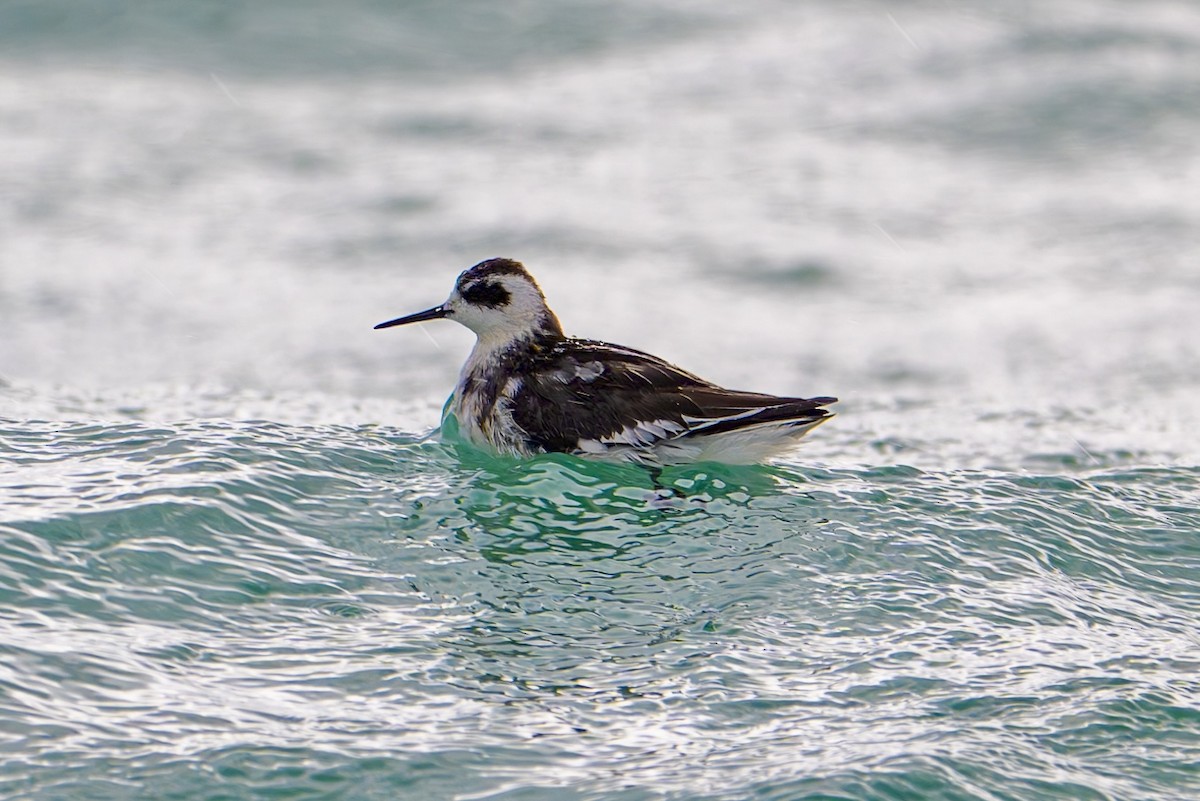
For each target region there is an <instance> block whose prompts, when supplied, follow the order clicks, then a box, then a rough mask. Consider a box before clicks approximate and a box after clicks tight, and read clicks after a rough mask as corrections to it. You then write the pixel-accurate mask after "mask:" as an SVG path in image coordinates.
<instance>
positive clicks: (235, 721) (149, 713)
mask: <svg viewBox="0 0 1200 801" xmlns="http://www.w3.org/2000/svg"><path fill="white" fill-rule="evenodd" d="M0 442H3V445H4V453H3V465H4V466H3V468H2V469H0V483H2V484H3V486H4V487H5V492H6V493H7V496H8V497H10V498H12V499H13V502H11V503H6V504H5V505H4V507H3V524H2V525H0V596H2V597H3V599H4V601H5V603H4V605H3V610H2V611H0V651H2V652H3V659H2V660H0V707H2V708H3V714H4V716H5V718H6V719H7V720H9V721H11V725H10V726H8V728H7V729H6V731H7V734H6V735H5V738H6V742H7V746H6V747H7V748H9V749H10V750H15V751H16V752H17V753H20V754H22V755H23V758H24V759H25V760H27V762H28V765H29V766H28V768H27V769H26V770H25V771H24V773H23V774H22V775H24V777H25V778H24V779H23V780H15V782H16V783H13V782H11V781H10V782H9V785H7V786H9V787H11V788H13V789H14V790H16V789H19V788H20V787H26V788H29V787H41V788H42V789H41V791H40V792H41V793H42V794H43V795H44V796H47V797H49V795H53V794H54V793H67V792H74V791H75V790H74V789H72V788H75V789H78V787H79V786H82V784H79V783H85V782H86V781H87V780H88V777H95V776H97V775H106V774H107V773H108V772H109V769H110V768H112V766H114V765H117V764H120V765H122V767H121V770H120V771H119V773H120V775H121V776H122V777H124V778H123V779H122V780H121V781H122V782H123V781H134V782H136V781H139V780H143V781H154V782H158V781H166V782H168V783H170V784H171V785H172V786H174V787H176V788H177V789H178V791H179V792H181V793H184V794H186V793H187V792H188V790H187V789H186V788H188V787H192V788H200V787H206V788H219V787H227V786H231V784H232V783H236V784H238V785H239V786H245V787H249V788H257V789H254V790H253V792H255V793H257V792H262V793H269V792H271V788H281V787H284V786H290V785H292V784H295V783H301V784H305V785H308V786H323V785H322V783H323V782H328V785H329V787H331V788H338V787H347V786H356V787H376V788H388V789H386V790H385V789H378V790H377V792H379V793H387V792H393V791H396V787H399V786H403V787H405V788H407V789H406V790H405V791H406V792H407V791H409V790H411V788H412V787H419V788H421V789H420V792H422V793H443V794H445V795H454V794H459V795H462V796H467V797H469V796H471V795H473V794H480V795H482V796H487V795H488V794H496V793H503V792H505V791H506V789H507V790H508V791H511V792H522V791H523V790H522V788H525V789H526V790H529V792H533V789H531V788H535V787H540V788H542V789H543V790H544V791H545V792H546V793H549V796H548V797H561V796H560V795H556V793H558V792H559V791H562V792H564V793H566V795H567V797H572V794H573V795H574V797H598V795H596V794H590V795H589V792H588V791H586V790H585V789H583V788H587V787H610V788H611V787H612V786H613V783H614V781H615V779H614V777H613V775H612V774H611V771H610V769H609V768H608V767H606V766H608V765H616V764H619V765H621V766H622V767H621V773H622V775H627V776H636V777H637V778H636V784H635V785H631V788H634V787H636V788H640V789H630V792H631V793H632V795H630V797H642V798H659V797H662V798H668V797H671V798H673V797H684V796H689V797H696V796H709V797H733V796H734V794H737V793H742V792H745V791H751V792H755V793H757V794H758V795H759V796H761V797H764V798H793V797H804V796H805V795H814V796H815V795H820V794H821V793H827V794H832V795H835V796H836V795H837V794H838V793H841V794H842V797H844V796H846V794H847V793H850V794H853V793H855V792H860V791H861V795H860V796H859V797H863V798H905V797H912V796H913V795H914V794H917V795H922V796H923V797H946V798H952V797H966V796H970V795H987V794H997V793H999V794H1004V793H1017V794H1018V795H1019V796H1020V797H1022V798H1060V797H1095V798H1105V799H1108V798H1150V797H1154V796H1155V794H1157V793H1160V792H1161V791H1163V789H1164V788H1166V787H1168V786H1172V787H1178V786H1181V784H1186V783H1187V782H1188V781H1189V780H1190V779H1189V774H1188V765H1190V764H1192V762H1193V760H1192V758H1191V757H1190V756H1189V754H1192V753H1194V748H1195V747H1196V745H1197V738H1196V725H1197V723H1200V720H1198V719H1197V716H1196V713H1195V704H1194V699H1195V698H1196V697H1197V695H1198V694H1200V681H1197V680H1196V679H1195V678H1194V677H1195V676H1196V675H1197V674H1198V671H1197V668H1198V667H1200V659H1198V658H1197V654H1198V653H1200V637H1198V636H1197V635H1196V633H1195V627H1194V621H1195V619H1196V615H1197V613H1198V612H1200V593H1198V592H1197V590H1196V587H1197V586H1200V584H1197V582H1196V581H1195V578H1196V576H1197V568H1198V567H1200V547H1198V546H1197V544H1196V542H1195V538H1194V532H1195V531H1196V530H1198V529H1200V514H1198V513H1197V511H1196V509H1197V508H1198V507H1197V505H1196V504H1195V503H1194V501H1195V500H1196V499H1197V489H1198V487H1200V473H1198V472H1197V471H1196V470H1195V469H1186V468H1170V469H1169V468H1155V469H1148V470H1140V469H1120V470H1115V471H1097V472H1095V473H1092V474H1071V475H1053V474H1048V475H1039V474H1030V473H1006V472H999V471H957V472H946V473H936V472H928V471H922V470H917V469H913V468H904V467H889V468H871V469H844V468H836V469H834V468H816V467H807V468H796V467H788V466H784V467H779V468H769V469H760V468H729V467H720V466H704V467H693V468H678V469H673V470H669V471H667V472H666V473H665V474H664V476H663V479H662V481H663V484H664V485H665V486H666V487H667V488H668V489H669V490H671V491H670V492H667V491H664V490H663V489H662V488H660V487H656V486H655V484H654V482H653V480H652V478H651V476H650V475H649V474H648V473H646V472H645V471H643V470H641V469H639V468H637V467H634V466H620V465H596V464H590V463H585V462H581V461H579V460H576V459H573V458H569V457H546V458H540V459H535V460H533V461H532V462H526V463H516V462H508V461H497V460H492V459H489V458H486V457H483V456H481V455H478V454H471V453H469V452H463V451H462V450H461V449H460V448H457V447H456V446H453V445H443V444H438V443H433V442H427V441H421V440H417V439H414V438H410V437H405V436H402V435H396V434H391V433H387V432H383V431H379V430H376V429H368V428H362V429H355V428H349V427H348V428H337V427H311V428H306V427H288V426H281V425H278V424H271V423H244V424H237V425H229V424H224V423H189V424H176V425H171V426H163V425H157V426H149V425H143V424H136V423H126V424H119V425H113V426H108V425H69V426H63V425H50V424H45V425H37V424H22V425H21V426H19V427H7V428H5V429H4V431H3V437H2V439H0ZM530 770H536V771H537V774H538V776H539V778H537V779H531V775H530V773H529V771H530ZM39 776H53V777H55V779H54V782H55V783H54V784H52V785H51V784H41V783H40V780H39V779H38V777H39ZM399 776H406V777H409V778H408V779H406V780H405V781H406V782H412V783H413V784H411V786H410V785H409V784H405V783H404V782H401V783H400V784H396V782H398V781H399V779H398V778H397V777H399ZM422 776H424V777H425V778H421V777H422ZM139 777H140V778H139ZM372 777H374V778H372ZM47 781H49V780H47ZM22 782H23V783H22ZM73 782H75V783H76V784H73ZM93 786H94V787H97V788H99V789H97V790H96V792H97V793H98V795H96V796H94V797H114V798H115V797H123V794H127V788H125V789H122V788H123V787H124V785H123V784H122V783H121V782H116V781H114V783H113V784H112V785H111V786H107V785H102V784H101V785H93ZM52 788H53V789H52ZM554 788H557V789H554ZM835 788H836V789H835ZM568 791H569V792H568ZM197 792H198V790H197ZM331 792H333V791H332V790H331ZM105 793H107V796H105ZM956 794H957V795H956ZM314 797H316V796H314Z"/></svg>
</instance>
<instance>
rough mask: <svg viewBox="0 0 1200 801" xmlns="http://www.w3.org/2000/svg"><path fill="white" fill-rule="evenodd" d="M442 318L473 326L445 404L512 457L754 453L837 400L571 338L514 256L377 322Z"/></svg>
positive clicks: (813, 422) (782, 440)
mask: <svg viewBox="0 0 1200 801" xmlns="http://www.w3.org/2000/svg"><path fill="white" fill-rule="evenodd" d="M441 318H446V319H450V320H454V321H455V322H458V323H461V324H462V325H465V326H466V327H467V328H469V329H471V330H472V331H474V332H475V335H476V337H477V339H476V342H475V347H474V348H473V349H472V351H471V354H470V356H468V357H467V361H466V363H465V364H464V365H463V368H462V372H461V374H460V375H459V378H458V385H457V386H456V387H455V389H454V395H453V399H452V401H451V405H450V412H451V413H452V414H453V415H454V417H455V419H456V420H457V421H458V425H459V430H460V432H461V433H462V434H463V435H465V437H466V438H467V439H468V440H469V441H470V442H472V443H474V444H475V445H477V446H480V447H483V448H487V449H491V450H493V451H495V452H498V453H500V454H505V455H509V456H517V457H527V456H532V455H534V454H540V453H551V452H562V453H572V454H576V455H579V456H584V457H599V458H607V459H615V460H627V461H634V462H640V463H643V464H647V465H650V466H656V465H665V464H677V463H685V462H704V461H715V462H725V463H731V464H746V463H753V462H759V461H762V460H764V459H766V458H768V457H770V456H773V455H777V454H779V453H780V452H782V451H785V450H787V449H788V448H790V447H792V446H793V445H794V444H795V441H796V440H797V439H799V438H800V437H801V436H803V435H804V434H806V433H807V432H808V431H810V430H811V429H812V428H814V427H815V426H817V425H819V424H821V423H823V422H825V421H826V420H828V419H829V418H831V417H833V413H832V412H829V411H827V410H825V409H823V408H821V407H823V406H826V405H827V404H830V403H834V402H836V401H837V398H825V397H821V398H780V397H775V396H773V395H763V394H760V393H757V392H740V391H737V390H730V389H724V388H722V387H719V386H717V385H716V384H713V383H711V382H709V381H705V380H704V379H702V378H698V377H697V376H695V375H692V374H691V373H689V372H686V371H684V370H681V369H680V368H678V367H676V366H674V365H672V364H669V363H667V362H665V361H663V360H662V359H660V358H658V357H656V356H651V355H650V354H648V353H643V352H642V351H639V350H634V349H633V348H627V347H623V346H621V345H612V344H609V343H607V342H597V341H595V340H590V339H576V338H574V337H568V336H566V335H565V334H564V333H563V329H562V325H560V324H559V321H558V317H557V316H555V314H554V312H552V311H551V310H550V307H549V306H547V305H546V298H545V296H544V295H543V294H542V290H541V289H540V288H539V287H538V285H537V282H536V281H534V280H533V276H531V275H530V274H529V273H528V272H527V271H526V270H525V267H524V265H522V264H521V263H520V262H517V261H513V260H512V259H499V258H498V259H488V260H487V261H482V262H480V263H479V264H476V265H475V266H474V267H471V268H470V269H468V270H466V271H465V272H463V273H462V274H461V275H459V276H458V280H457V281H456V282H455V284H454V289H453V291H452V292H451V293H450V297H449V298H448V299H447V300H446V302H445V303H443V304H441V305H440V306H434V307H433V308H432V309H427V310H425V311H422V312H417V313H416V314H410V315H407V316H405V317H397V318H396V319H394V320H388V321H387V322H384V323H380V324H379V325H377V326H375V328H376V329H379V328H391V327H392V326H397V325H407V324H409V323H419V322H424V321H426V320H437V319H441Z"/></svg>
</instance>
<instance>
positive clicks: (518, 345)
mask: <svg viewBox="0 0 1200 801" xmlns="http://www.w3.org/2000/svg"><path fill="white" fill-rule="evenodd" d="M476 337H477V338H476V340H475V347H474V348H472V349H471V355H470V356H468V357H467V361H466V363H465V364H464V365H463V369H462V376H461V379H466V378H467V377H468V376H479V375H481V374H483V373H489V372H494V371H507V370H509V369H511V368H512V366H513V365H515V364H516V363H518V362H521V361H524V360H526V359H528V358H530V357H532V356H535V355H536V354H537V353H539V352H541V351H543V350H545V349H546V348H549V347H552V346H553V345H554V344H555V343H557V342H561V341H562V340H563V339H565V337H564V336H563V332H562V327H561V326H560V325H559V324H558V320H557V318H555V317H554V315H553V313H550V314H549V317H548V320H547V321H546V324H541V325H537V326H534V327H531V328H525V329H522V330H519V331H512V330H504V329H495V330H491V331H484V332H480V333H479V334H477V335H476Z"/></svg>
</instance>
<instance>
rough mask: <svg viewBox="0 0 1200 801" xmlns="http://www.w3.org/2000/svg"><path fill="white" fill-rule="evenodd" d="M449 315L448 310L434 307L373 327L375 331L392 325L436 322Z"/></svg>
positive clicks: (443, 307) (442, 307)
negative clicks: (427, 321)
mask: <svg viewBox="0 0 1200 801" xmlns="http://www.w3.org/2000/svg"><path fill="white" fill-rule="evenodd" d="M448 314H450V310H449V309H447V308H446V307H445V306H434V307H433V308H432V309H426V310H425V311H423V312H417V313H416V314H410V315H408V316H407V317H397V318H396V319H395V320H388V321H387V322H386V323H380V324H379V325H377V326H375V329H376V330H378V329H380V328H391V327H392V326H394V325H408V324H409V323H423V322H425V321H426V320H437V319H440V318H442V317H445V316H446V315H448Z"/></svg>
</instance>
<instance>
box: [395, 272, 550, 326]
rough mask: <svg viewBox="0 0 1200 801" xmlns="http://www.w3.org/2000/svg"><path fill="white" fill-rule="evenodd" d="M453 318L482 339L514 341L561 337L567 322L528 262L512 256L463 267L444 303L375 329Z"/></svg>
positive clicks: (398, 318)
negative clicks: (548, 300)
mask: <svg viewBox="0 0 1200 801" xmlns="http://www.w3.org/2000/svg"><path fill="white" fill-rule="evenodd" d="M442 317H446V318H449V319H451V320H454V321H456V322H458V323H461V324H463V325H465V326H466V327H467V328H469V329H471V330H472V331H474V332H475V334H476V336H478V337H479V339H481V340H495V341H511V340H517V339H527V338H532V337H535V336H539V335H551V336H559V337H561V336H562V327H561V326H560V325H559V322H558V318H557V317H555V316H554V312H552V311H550V308H549V307H548V306H547V305H546V297H545V295H543V294H542V290H541V289H540V288H539V287H538V285H537V282H536V281H534V280H533V276H531V275H530V274H529V273H528V272H527V271H526V270H525V267H524V265H522V264H521V263H520V262H519V261H513V260H512V259H488V260H487V261H481V262H480V263H479V264H476V265H475V266H474V267H472V268H471V269H469V270H466V271H465V272H463V274H462V275H460V276H459V277H458V280H457V281H456V282H455V283H454V290H453V291H452V292H451V293H450V297H449V298H447V299H446V302H445V303H443V304H442V305H440V306H434V307H433V308H432V309H426V310H425V311H423V312H417V313H416V314H410V315H408V316H406V317H397V318H396V319H395V320H388V321H387V322H386V323H380V324H379V325H377V326H375V327H376V328H391V327H392V326H396V325H407V324H408V323H419V322H424V321H425V320H436V319H439V318H442Z"/></svg>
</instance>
